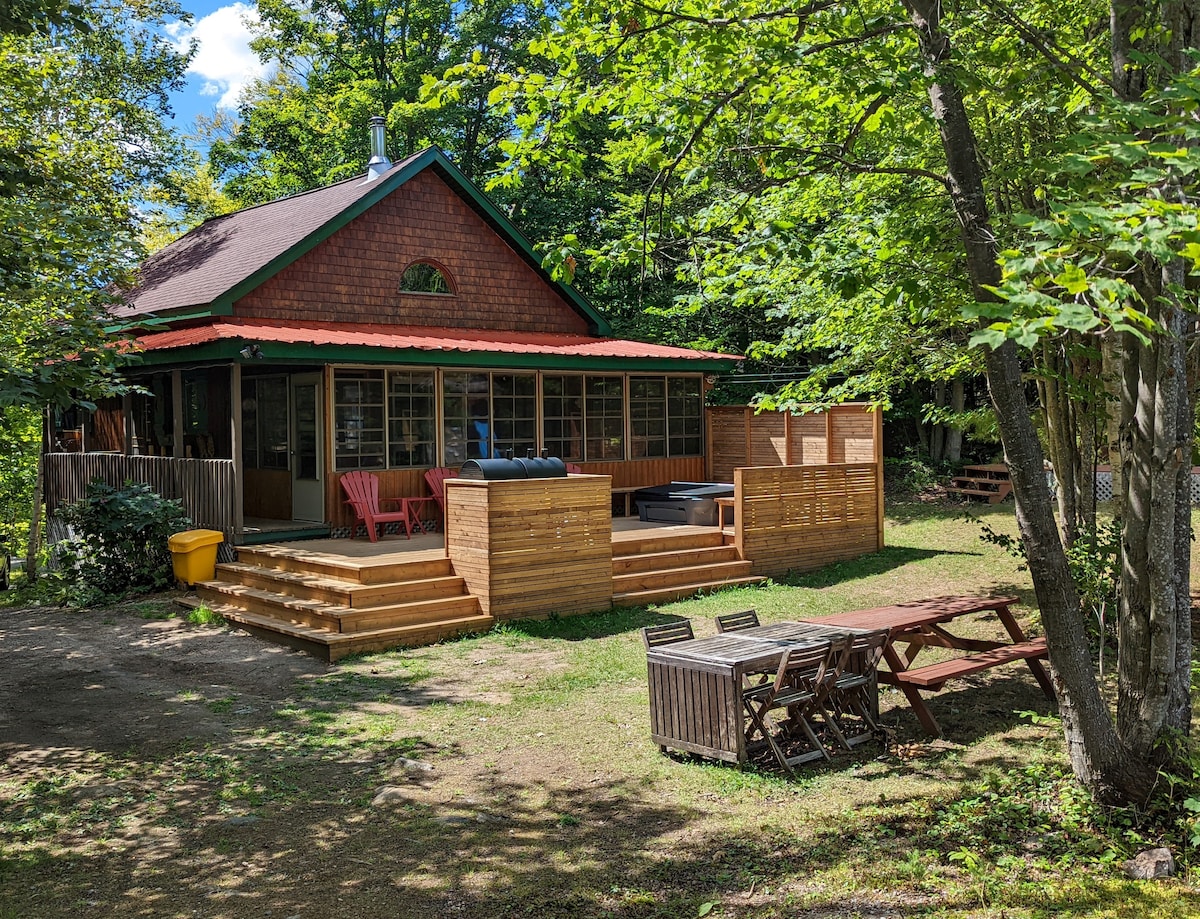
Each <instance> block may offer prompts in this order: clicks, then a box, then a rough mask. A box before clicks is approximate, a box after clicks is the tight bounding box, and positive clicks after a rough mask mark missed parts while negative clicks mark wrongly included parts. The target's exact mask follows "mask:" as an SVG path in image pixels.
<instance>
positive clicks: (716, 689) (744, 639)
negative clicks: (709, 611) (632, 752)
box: [646, 622, 860, 764]
mask: <svg viewBox="0 0 1200 919" xmlns="http://www.w3.org/2000/svg"><path fill="white" fill-rule="evenodd" d="M858 631H860V630H858V629H854V628H847V627H845V626H827V625H822V624H819V623H818V624H814V623H807V622H776V623H772V624H770V625H763V626H758V627H757V628H753V629H743V630H740V631H737V632H725V633H723V634H720V635H713V636H711V637H708V638H693V639H691V640H690V641H680V642H675V643H674V644H669V645H661V646H659V647H657V648H654V649H652V650H650V651H648V652H647V654H646V669H647V674H648V677H649V681H650V736H651V738H652V739H653V740H654V742H655V743H657V744H658V745H659V746H660V747H661V748H662V749H664V750H665V749H667V748H670V749H673V750H682V751H684V752H687V753H698V754H700V755H702V756H708V757H712V758H713V759H719V760H723V761H725V762H730V763H739V764H742V763H745V762H746V761H747V758H748V757H747V750H746V730H745V716H744V709H743V707H742V683H743V679H744V678H745V677H746V676H749V675H751V674H757V673H765V672H773V671H774V670H775V669H776V668H777V667H778V666H779V661H780V659H781V658H782V657H783V655H784V654H785V653H786V652H788V651H790V650H793V649H795V648H803V647H812V646H815V645H828V644H829V643H831V642H833V641H835V640H837V639H840V638H845V637H846V636H847V635H850V634H852V633H856V632H858Z"/></svg>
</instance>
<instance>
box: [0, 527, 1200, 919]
mask: <svg viewBox="0 0 1200 919" xmlns="http://www.w3.org/2000/svg"><path fill="white" fill-rule="evenodd" d="M973 510H974V512H975V513H977V514H979V515H981V516H983V517H985V518H986V519H987V520H988V522H989V523H990V524H991V526H992V527H993V528H994V529H996V530H998V531H1002V532H1013V531H1014V524H1013V520H1012V507H1011V505H1002V506H1000V507H998V508H983V509H980V508H974V509H973ZM960 514H961V511H958V510H951V509H948V508H945V507H935V506H926V505H921V504H911V505H898V506H894V507H891V508H889V513H888V519H887V533H886V542H887V548H886V549H885V550H884V551H883V552H880V553H878V554H876V555H873V556H870V557H868V558H865V559H862V560H859V561H856V562H853V563H847V564H842V565H837V566H833V567H830V568H826V569H823V570H821V571H818V572H815V573H813V574H808V575H804V576H799V577H797V578H795V579H794V580H792V581H790V582H789V583H786V584H784V583H776V584H771V585H767V586H764V587H759V588H753V589H743V590H731V591H725V592H721V593H718V594H714V595H711V596H706V597H703V598H698V599H694V600H689V601H686V602H681V603H674V604H670V605H665V606H662V607H660V608H653V609H637V610H626V611H618V612H614V613H611V614H605V615H593V616H583V617H575V618H570V619H563V620H552V621H545V622H528V623H518V624H515V625H507V626H505V627H502V628H500V629H498V630H496V631H495V632H492V633H490V634H488V635H486V636H482V637H478V638H470V639H464V640H459V641H454V642H448V643H445V644H442V645H437V646H434V647H429V648H422V649H417V650H414V651H405V652H394V653H386V654H378V655H370V656H364V657H360V658H354V659H350V660H348V661H344V662H341V663H339V664H337V665H335V666H331V667H329V666H326V665H323V664H319V663H316V662H312V661H310V660H309V659H307V658H301V657H300V656H298V655H295V654H293V653H291V652H283V651H280V650H279V649H274V648H272V649H267V650H264V649H263V647H262V644H261V643H259V642H257V641H255V640H254V639H252V638H250V637H248V636H245V635H244V634H241V633H230V632H228V631H227V630H225V629H224V628H220V627H218V628H214V627H203V626H199V625H193V624H189V623H186V622H181V621H179V620H173V621H170V622H163V621H160V620H159V619H156V618H155V617H156V615H159V614H161V611H162V610H163V609H166V607H165V605H163V604H157V605H156V603H154V602H149V603H143V604H141V605H138V606H135V607H125V608H118V609H114V610H107V611H103V612H91V613H86V614H75V613H67V612H57V611H55V612H37V613H36V615H35V614H34V613H33V612H29V613H23V612H20V611H17V612H14V611H5V612H3V613H0V645H2V646H5V647H6V650H8V651H9V655H8V657H9V659H10V660H13V659H16V658H17V657H20V658H21V659H22V660H25V659H26V658H28V657H29V656H31V655H36V654H39V653H42V654H46V655H50V654H53V655H54V656H53V657H50V656H47V657H46V658H45V661H46V663H43V664H42V670H41V671H40V672H39V673H31V674H30V675H29V676H28V681H27V682H25V683H22V682H20V680H19V679H18V677H13V676H12V675H11V674H10V675H9V676H8V677H7V682H6V676H5V675H3V674H2V673H0V692H3V693H4V695H3V697H2V698H0V703H3V705H4V706H5V708H0V719H6V720H0V751H3V754H4V765H3V766H2V767H0V919H5V917H26V916H37V917H41V916H46V917H49V916H77V915H80V914H83V915H98V916H172V917H174V916H180V917H184V916H203V917H243V916H246V917H249V916H256V917H257V916H264V917H266V916H270V917H291V916H296V917H300V916H303V917H327V916H328V917H333V916H338V917H341V916H347V917H350V916H361V917H408V916H413V917H417V916H421V917H426V916H435V917H444V916H452V917H472V919H474V917H479V919H483V917H496V916H531V917H539V919H552V917H592V916H611V917H621V919H633V917H692V916H695V917H701V916H705V915H708V916H713V917H746V919H750V917H756V919H759V917H761V919H766V917H821V919H834V917H873V919H883V917H891V916H929V917H940V916H963V917H967V916H970V917H981V919H982V917H991V919H1000V917H1004V919H1023V917H1042V916H1069V917H1113V919H1116V917H1121V919H1125V917H1149V919H1168V917H1171V919H1174V917H1185V916H1195V915H1200V890H1198V888H1197V887H1196V886H1195V885H1194V884H1193V883H1191V882H1192V880H1194V878H1195V877H1196V875H1194V874H1193V873H1192V871H1191V869H1190V867H1189V866H1190V864H1191V860H1192V855H1191V851H1192V850H1191V849H1190V848H1188V846H1187V844H1186V840H1184V839H1183V838H1174V839H1161V838H1159V837H1156V836H1154V835H1153V831H1152V830H1151V829H1150V824H1149V823H1147V822H1145V821H1143V820H1141V819H1139V818H1138V817H1137V815H1134V814H1127V813H1122V812H1104V813H1101V812H1099V811H1097V810H1095V809H1094V808H1092V807H1091V806H1090V805H1089V804H1088V802H1087V801H1086V800H1085V798H1084V797H1083V795H1082V794H1081V793H1080V792H1079V791H1078V790H1077V789H1076V787H1075V786H1074V784H1073V783H1072V782H1071V781H1070V779H1069V777H1068V776H1067V775H1066V771H1065V761H1064V757H1063V752H1062V739H1061V730H1060V728H1059V727H1058V726H1057V724H1056V723H1055V722H1054V721H1053V719H1052V718H1047V717H1046V716H1048V715H1049V714H1050V709H1049V708H1048V704H1047V703H1046V701H1045V699H1044V698H1043V697H1042V695H1041V693H1040V691H1039V690H1038V688H1037V685H1036V683H1035V682H1034V680H1033V678H1032V677H1031V675H1030V674H1029V673H1028V671H1027V670H1026V669H1025V668H1024V667H1023V666H1021V665H1014V666H1010V667H1007V668H1001V669H999V670H994V671H991V672H990V673H985V674H982V675H980V676H979V677H978V678H974V677H973V678H970V679H968V680H963V681H960V682H958V683H954V684H951V685H950V686H949V687H947V690H946V691H944V692H942V693H939V694H936V695H934V696H933V697H932V701H931V703H930V705H931V708H932V709H933V711H934V713H935V715H936V716H937V718H938V720H939V721H940V722H941V724H942V727H943V730H944V731H945V739H944V740H940V741H929V740H928V739H927V738H926V737H925V736H924V735H923V734H922V733H921V731H920V728H919V726H918V725H917V722H916V719H915V718H914V717H913V716H912V714H911V713H910V712H909V711H908V710H907V708H906V707H905V705H904V702H903V697H902V696H900V695H899V694H898V693H895V692H891V691H888V692H885V693H884V694H883V696H882V698H881V710H882V720H883V722H884V724H885V725H886V726H887V727H888V729H889V741H888V743H887V744H886V745H882V744H878V743H874V744H865V745H863V746H862V747H859V748H856V750H855V753H854V754H852V755H841V756H837V757H835V759H834V761H833V763H832V764H828V765H820V766H814V767H812V768H805V767H801V769H800V770H799V771H798V773H797V775H796V777H795V778H787V777H785V776H783V775H781V774H779V773H775V772H758V771H753V770H748V771H745V772H741V771H738V770H736V769H733V768H730V767H727V766H718V765H712V764H707V763H705V762H702V761H699V760H694V759H688V758H685V757H668V756H664V755H662V754H660V753H659V752H658V749H657V747H656V746H655V745H653V744H652V743H651V742H650V740H649V736H648V714H647V694H646V670H645V652H644V651H643V649H642V646H641V640H640V636H639V634H638V629H639V628H640V627H641V626H644V625H648V624H651V623H654V622H659V621H663V620H664V619H665V618H668V617H678V616H687V617H689V618H691V619H692V620H693V623H694V625H695V627H696V631H697V633H699V634H711V633H712V631H713V626H712V617H713V616H715V615H716V614H718V613H722V612H728V611H732V610H736V609H742V608H745V607H748V606H754V607H756V608H757V609H758V611H759V614H760V616H761V618H762V619H763V620H764V621H765V622H770V621H776V620H780V619H788V618H794V617H796V616H800V615H804V616H810V615H820V614H824V613H833V612H838V611H844V610H849V609H856V608H861V607H867V606H878V605H883V604H888V603H892V602H898V601H902V600H908V599H917V598H921V597H926V596H934V595H937V594H944V593H976V592H988V593H1015V594H1016V595H1018V596H1020V597H1021V598H1022V601H1023V602H1022V604H1021V606H1020V607H1018V608H1017V613H1018V616H1019V618H1021V619H1022V620H1023V622H1024V624H1025V625H1026V626H1027V631H1032V632H1034V633H1036V632H1038V631H1039V630H1038V627H1037V619H1036V614H1035V612H1034V609H1033V607H1032V605H1031V604H1032V591H1031V588H1030V583H1029V578H1028V574H1027V573H1026V572H1024V571H1023V570H1021V568H1020V566H1019V563H1018V562H1017V561H1016V560H1015V559H1013V558H1011V557H1009V556H1007V555H1005V554H1004V553H1003V552H1002V551H1001V550H1000V549H998V548H996V547H995V546H993V545H990V544H986V543H984V542H983V541H981V540H980V539H979V538H978V534H979V527H978V525H976V524H972V523H969V522H967V521H964V520H962V519H960ZM24 619H30V620H32V621H33V622H34V626H30V627H28V628H26V629H25V630H24V631H21V630H19V629H18V627H17V625H16V623H17V622H18V621H19V620H24ZM973 628H976V629H977V630H978V634H979V635H980V636H997V637H998V636H999V635H1000V634H1001V633H1000V631H999V630H1000V629H1001V627H1000V625H999V624H998V623H997V622H996V621H995V620H987V619H980V620H979V621H978V622H977V623H975V624H974V625H973ZM92 637H94V640H95V641H96V642H98V644H96V645H91V644H88V643H87V642H88V641H91V640H92ZM216 643H219V644H216ZM73 656H74V657H73ZM75 658H78V659H79V661H78V662H77V663H75V664H74V665H73V661H74V660H75ZM189 662H195V663H194V666H192V665H190V664H189ZM189 668H190V669H189ZM60 681H61V682H60ZM18 683H19V684H20V685H18ZM6 686H7V688H6ZM18 690H23V693H22V692H18ZM60 696H61V698H60ZM39 699H40V700H41V701H42V703H44V705H45V706H53V710H54V711H56V712H58V711H62V712H65V714H62V715H61V716H57V720H47V716H46V715H45V711H47V710H49V709H48V708H39ZM62 700H67V701H68V702H71V701H72V700H73V701H74V702H75V703H76V707H74V708H73V707H72V706H71V705H63V704H62ZM72 712H74V713H75V714H74V715H72ZM39 713H40V714H39ZM1022 713H1025V714H1022ZM39 717H41V718H42V719H43V720H42V721H39V720H38V718H39ZM43 722H45V723H43ZM6 728H8V730H6ZM1156 844H1167V845H1169V846H1170V847H1171V848H1172V849H1173V850H1174V852H1175V855H1176V857H1177V858H1180V859H1182V861H1183V862H1184V866H1183V869H1182V876H1181V878H1179V879H1175V880H1171V881H1166V882H1160V883H1134V882H1130V881H1127V880H1124V879H1123V877H1122V875H1121V873H1120V871H1119V864H1120V861H1121V860H1122V859H1124V858H1127V857H1129V856H1130V855H1132V854H1134V853H1136V852H1137V851H1139V850H1141V849H1143V848H1148V847H1150V846H1151V845H1156Z"/></svg>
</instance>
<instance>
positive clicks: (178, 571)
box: [167, 530, 225, 587]
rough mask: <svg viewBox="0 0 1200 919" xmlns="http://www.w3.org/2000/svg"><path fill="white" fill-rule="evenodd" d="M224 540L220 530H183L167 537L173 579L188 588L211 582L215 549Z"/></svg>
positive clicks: (215, 562) (213, 575)
mask: <svg viewBox="0 0 1200 919" xmlns="http://www.w3.org/2000/svg"><path fill="white" fill-rule="evenodd" d="M224 539H225V534H224V533H222V532H221V531H220V530H184V531H183V532H182V533H176V534H175V535H174V536H171V537H168V539H167V548H168V549H170V550H171V564H172V567H173V568H174V569H175V577H176V578H177V579H179V580H180V581H183V583H185V584H187V585H188V587H191V586H192V585H193V584H195V583H196V582H197V581H211V580H212V579H213V578H214V577H215V576H216V573H217V547H218V546H219V545H220V544H221V543H222V542H223V541H224Z"/></svg>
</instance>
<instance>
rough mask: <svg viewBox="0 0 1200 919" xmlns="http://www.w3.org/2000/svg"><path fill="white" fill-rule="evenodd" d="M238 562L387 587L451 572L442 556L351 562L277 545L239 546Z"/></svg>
mask: <svg viewBox="0 0 1200 919" xmlns="http://www.w3.org/2000/svg"><path fill="white" fill-rule="evenodd" d="M412 554H413V555H417V554H418V553H412ZM422 554H423V555H424V553H422ZM238 561H239V562H241V563H243V564H247V565H252V566H254V567H255V568H266V569H273V570H276V571H288V572H292V573H294V574H308V575H312V576H316V577H320V578H326V579H330V580H336V581H348V582H350V583H354V584H387V583H389V582H396V581H405V580H410V579H416V578H434V577H444V576H449V575H453V573H454V572H453V569H452V568H451V567H450V559H448V558H446V557H445V556H444V555H437V556H433V557H430V555H425V557H418V558H413V559H406V558H403V557H400V553H393V554H391V555H389V556H384V557H376V558H363V559H352V558H341V557H336V556H331V555H323V554H321V553H316V552H312V553H308V552H303V551H299V550H296V549H294V548H281V547H279V546H252V547H244V546H240V547H238Z"/></svg>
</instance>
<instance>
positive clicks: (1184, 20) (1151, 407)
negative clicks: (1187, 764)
mask: <svg viewBox="0 0 1200 919" xmlns="http://www.w3.org/2000/svg"><path fill="white" fill-rule="evenodd" d="M1110 21H1111V29H1112V73H1113V83H1114V87H1115V90H1116V93H1117V95H1118V97H1119V98H1120V99H1122V100H1124V101H1129V102H1132V101H1136V100H1138V99H1140V98H1141V97H1142V95H1143V94H1144V93H1145V92H1146V90H1147V89H1148V88H1149V87H1150V86H1152V85H1155V84H1156V83H1157V82H1159V79H1161V78H1165V77H1169V75H1170V73H1171V72H1173V71H1179V70H1183V69H1187V68H1188V67H1190V59H1189V58H1188V57H1187V54H1186V50H1187V49H1189V48H1193V47H1195V46H1196V44H1197V41H1198V39H1200V0H1177V2H1168V3H1164V4H1161V5H1147V4H1143V3H1138V2H1131V0H1113V2H1112V5H1111V19H1110ZM1150 68H1161V69H1163V70H1165V71H1166V72H1165V73H1154V72H1153V71H1152V70H1151V69H1150ZM1156 78H1159V79H1156ZM1184 142H1185V141H1184V140H1183V139H1179V143H1184ZM1162 192H1163V194H1164V197H1166V198H1167V199H1168V200H1172V201H1179V200H1184V190H1183V189H1182V187H1180V186H1177V185H1174V186H1173V187H1172V185H1168V187H1166V188H1164V189H1162ZM1141 269H1142V270H1141V273H1140V276H1138V277H1137V278H1136V286H1137V287H1138V289H1139V292H1140V294H1141V296H1142V298H1143V302H1144V303H1145V304H1146V307H1145V309H1146V311H1147V313H1148V314H1149V315H1150V316H1151V318H1153V319H1155V320H1156V321H1157V323H1158V327H1157V328H1156V329H1155V330H1154V331H1153V332H1152V333H1151V337H1150V340H1149V342H1148V343H1142V342H1141V341H1138V340H1137V339H1135V338H1134V337H1133V336H1129V335H1127V336H1125V338H1124V340H1123V341H1122V345H1123V347H1124V359H1123V361H1122V371H1123V372H1122V382H1123V391H1122V394H1121V438H1120V444H1121V465H1122V472H1123V478H1124V481H1123V504H1124V517H1123V526H1122V532H1121V550H1122V567H1121V603H1120V620H1119V622H1118V652H1117V730H1118V732H1119V734H1120V736H1121V738H1122V740H1123V741H1124V742H1125V744H1126V745H1127V746H1128V747H1129V749H1130V750H1131V752H1132V754H1133V755H1134V756H1136V757H1139V758H1140V759H1142V760H1143V761H1145V762H1149V763H1154V764H1161V763H1163V762H1164V761H1165V760H1166V758H1167V757H1168V756H1169V755H1170V752H1169V751H1168V750H1165V749H1164V748H1163V745H1162V744H1161V743H1160V741H1161V740H1162V739H1163V737H1164V736H1165V735H1166V734H1168V733H1172V732H1182V733H1186V732H1187V731H1188V729H1189V728H1190V725H1191V699H1190V693H1189V683H1190V675H1191V670H1190V667H1191V649H1192V638H1191V597H1190V592H1191V591H1190V588H1191V583H1190V571H1189V569H1190V565H1191V539H1190V537H1191V450H1192V440H1193V424H1192V409H1191V405H1190V403H1189V398H1188V396H1189V390H1188V382H1187V362H1186V353H1185V345H1184V342H1185V339H1186V336H1187V334H1188V332H1189V331H1191V327H1192V326H1194V317H1189V316H1188V315H1187V314H1186V312H1185V308H1184V306H1183V304H1182V303H1180V302H1179V299H1178V296H1179V292H1181V291H1183V290H1184V282H1185V281H1186V271H1185V268H1184V265H1183V263H1182V261H1181V260H1180V259H1173V260H1171V261H1169V262H1167V263H1165V264H1160V263H1158V262H1155V261H1151V260H1149V259H1148V260H1146V261H1145V262H1144V263H1143V264H1142V266H1141Z"/></svg>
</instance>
